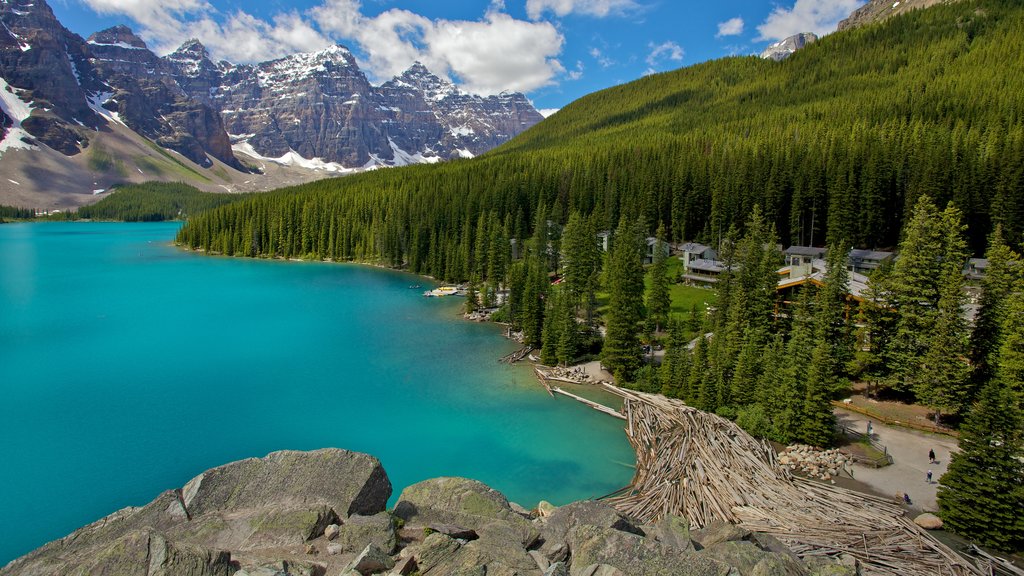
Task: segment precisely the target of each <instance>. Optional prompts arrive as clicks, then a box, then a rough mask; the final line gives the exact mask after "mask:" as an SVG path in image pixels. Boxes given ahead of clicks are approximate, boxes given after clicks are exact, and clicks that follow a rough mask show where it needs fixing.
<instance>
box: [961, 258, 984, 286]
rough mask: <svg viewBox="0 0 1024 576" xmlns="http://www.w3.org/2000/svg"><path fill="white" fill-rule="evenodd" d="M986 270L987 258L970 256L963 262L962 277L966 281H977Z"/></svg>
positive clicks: (982, 276)
mask: <svg viewBox="0 0 1024 576" xmlns="http://www.w3.org/2000/svg"><path fill="white" fill-rule="evenodd" d="M987 272H988V259H987V258H971V259H969V260H968V261H967V262H966V263H965V264H964V277H965V278H966V279H967V280H968V281H972V282H977V281H979V280H981V279H982V278H984V277H985V274H986V273H987Z"/></svg>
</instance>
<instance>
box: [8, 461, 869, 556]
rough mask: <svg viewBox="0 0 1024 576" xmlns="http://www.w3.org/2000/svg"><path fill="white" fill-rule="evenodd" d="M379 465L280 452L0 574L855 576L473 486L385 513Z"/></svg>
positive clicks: (428, 488)
mask: <svg viewBox="0 0 1024 576" xmlns="http://www.w3.org/2000/svg"><path fill="white" fill-rule="evenodd" d="M390 496H391V482H390V481H389V480H388V477H387V474H386V473H385V472H384V469H383V468H382V467H381V465H380V462H379V461H378V460H377V459H376V458H374V457H372V456H368V455H366V454H360V453H356V452H349V451H346V450H338V449H323V450H316V451H312V452H293V451H283V452H274V453H272V454H270V455H268V456H266V457H265V458H250V459H247V460H241V461H238V462H233V463H231V464H227V465H224V466H221V467H218V468H214V469H212V470H208V471H207V472H204V473H203V474H200V475H199V476H197V477H195V478H193V479H192V480H191V481H189V482H188V483H187V484H186V485H185V486H184V487H182V488H180V489H177V490H169V491H167V492H164V493H163V494H161V495H160V496H159V497H157V498H156V499H155V500H154V501H153V502H151V503H149V504H147V505H146V506H143V507H140V508H125V509H123V510H120V511H118V512H115V513H114V514H111V515H110V516H107V517H106V518H103V519H101V520H99V521H97V522H95V523H93V524H90V525H88V526H85V527H83V528H80V529H79V530H77V531H75V532H73V533H72V534H70V535H68V536H66V537H64V538H62V539H60V540H57V541H54V542H51V543H49V544H46V545H45V546H43V547H41V548H39V549H37V550H35V551H33V552H30V553H29V554H27V555H25V556H23V557H22V558H19V559H17V560H14V561H13V562H11V563H10V564H8V565H7V566H6V567H4V568H2V569H0V576H15V575H17V576H21V575H26V576H27V575H44V574H47V575H49V574H118V575H121V574H124V575H139V576H164V575H166V576H231V575H235V576H282V575H296V576H298V575H302V576H357V575H359V576H367V575H369V574H388V575H394V574H398V575H410V574H421V575H427V574H436V575H480V576H484V575H487V576H494V575H507V576H512V575H536V576H541V575H543V576H557V575H562V576H614V575H629V576H646V575H651V576H654V575H666V576H667V575H673V576H690V575H692V576H705V575H707V576H712V575H715V576H719V575H720V576H735V575H739V576H747V575H750V576H769V575H786V576H789V575H792V576H801V575H825V574H828V575H840V574H849V575H853V574H856V567H855V566H853V565H843V564H841V563H834V562H831V561H819V562H818V563H817V564H808V563H805V562H803V561H802V560H800V559H799V558H798V557H797V556H796V555H794V554H793V553H792V552H790V551H789V550H788V549H786V547H785V546H784V545H783V544H782V543H781V542H779V541H778V540H775V539H774V538H771V537H770V536H764V535H759V534H751V533H750V532H748V531H745V530H741V529H739V528H737V527H735V526H731V525H728V524H722V525H712V526H708V527H706V528H704V529H702V530H694V531H692V532H691V530H690V527H689V524H688V523H687V521H686V519H685V518H680V517H675V516H669V517H666V518H664V519H662V520H661V521H660V522H658V523H657V524H655V525H641V524H638V523H637V522H635V521H634V520H632V519H630V518H627V517H625V516H623V515H622V514H620V513H619V512H618V511H616V510H614V509H613V508H611V507H609V506H607V505H605V504H603V503H601V502H594V501H586V502H576V503H573V504H569V505H567V506H562V507H560V508H556V509H554V510H551V511H550V514H548V515H547V516H545V517H540V516H539V515H537V514H536V513H532V512H528V511H526V510H524V509H522V508H521V507H519V506H517V505H515V504H513V503H510V502H509V501H508V499H506V498H505V496H503V495H502V494H501V493H500V492H498V491H496V490H494V489H492V488H490V487H488V486H486V485H484V484H482V483H480V482H477V481H475V480H468V479H465V478H436V479H433V480H426V481H423V482H420V483H418V484H414V485H412V486H409V487H408V488H406V489H405V490H404V491H403V492H402V494H401V495H400V496H399V498H398V502H397V504H396V505H395V507H394V509H393V510H392V511H388V510H387V509H386V505H387V501H388V498H389V497H390Z"/></svg>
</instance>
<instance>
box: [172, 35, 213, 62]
mask: <svg viewBox="0 0 1024 576" xmlns="http://www.w3.org/2000/svg"><path fill="white" fill-rule="evenodd" d="M167 57H168V58H170V59H173V60H184V59H186V58H187V59H189V60H209V59H210V52H209V51H208V50H207V49H206V46H204V45H203V43H202V42H200V41H199V39H197V38H190V39H189V40H186V41H185V42H184V43H182V45H181V46H178V49H177V50H175V51H174V52H171V53H170V54H168V55H167Z"/></svg>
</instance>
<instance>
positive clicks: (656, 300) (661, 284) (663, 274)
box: [647, 224, 672, 332]
mask: <svg viewBox="0 0 1024 576" xmlns="http://www.w3.org/2000/svg"><path fill="white" fill-rule="evenodd" d="M656 238H657V241H656V242H655V243H654V261H653V264H652V265H651V268H650V274H651V283H650V287H649V288H648V290H647V314H648V318H649V319H650V320H651V322H653V324H654V330H655V332H658V331H660V330H661V327H662V326H664V325H665V324H666V323H667V322H668V313H669V310H670V308H671V307H672V298H671V295H670V293H669V285H668V245H667V244H666V243H665V225H664V224H661V225H659V226H658V232H657V235H656Z"/></svg>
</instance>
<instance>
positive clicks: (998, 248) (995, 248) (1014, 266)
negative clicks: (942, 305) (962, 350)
mask: <svg viewBox="0 0 1024 576" xmlns="http://www.w3.org/2000/svg"><path fill="white" fill-rule="evenodd" d="M985 258H987V259H988V269H987V270H986V271H985V277H984V278H983V279H982V281H981V290H982V292H981V298H980V302H979V307H978V315H977V317H976V318H975V322H974V331H973V332H972V333H971V362H972V364H973V365H974V373H973V377H974V381H975V382H987V381H988V380H989V379H990V378H992V376H993V375H994V373H995V366H996V364H997V363H998V356H999V349H1000V347H1001V345H1002V343H1001V340H1002V337H1001V336H1002V327H1003V326H1004V320H1005V319H1006V315H1007V314H1006V303H1007V299H1008V298H1009V296H1010V295H1011V294H1012V293H1013V292H1014V291H1015V290H1021V289H1024V277H1022V276H1024V263H1022V262H1021V257H1020V255H1019V254H1018V253H1016V252H1014V251H1013V250H1012V249H1011V248H1010V247H1009V246H1007V245H1006V242H1005V241H1004V240H1003V231H1002V227H1001V226H996V229H995V231H994V232H993V233H992V237H991V238H990V239H989V246H988V251H986V252H985Z"/></svg>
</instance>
